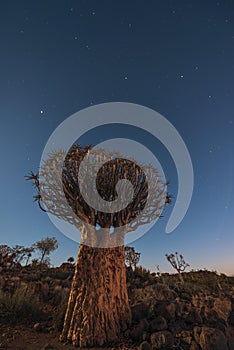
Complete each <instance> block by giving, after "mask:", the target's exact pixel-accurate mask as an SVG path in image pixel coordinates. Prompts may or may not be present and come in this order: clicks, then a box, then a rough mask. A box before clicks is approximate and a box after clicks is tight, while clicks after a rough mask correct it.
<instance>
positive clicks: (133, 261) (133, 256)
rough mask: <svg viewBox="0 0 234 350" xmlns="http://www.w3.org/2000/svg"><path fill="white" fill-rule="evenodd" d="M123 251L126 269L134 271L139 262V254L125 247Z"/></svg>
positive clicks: (131, 248)
mask: <svg viewBox="0 0 234 350" xmlns="http://www.w3.org/2000/svg"><path fill="white" fill-rule="evenodd" d="M124 251H125V264H126V265H127V267H130V269H132V268H134V270H135V269H136V266H137V264H138V263H139V261H140V257H141V253H139V252H136V251H135V248H133V247H129V246H126V247H125V248H124Z"/></svg>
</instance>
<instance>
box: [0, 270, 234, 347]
mask: <svg viewBox="0 0 234 350" xmlns="http://www.w3.org/2000/svg"><path fill="white" fill-rule="evenodd" d="M73 272H74V270H73V266H72V265H71V264H65V266H63V267H61V268H51V269H44V270H37V269H35V270H34V271H33V270H32V269H30V267H28V268H21V269H19V270H18V271H2V272H1V277H0V349H15V350H20V349H22V350H28V349H29V350H40V349H58V350H59V349H67V350H70V349H74V348H73V347H72V346H70V345H69V344H66V345H65V344H61V343H60V342H59V341H58V338H59V332H60V331H61V327H62V321H63V317H64V313H65V308H66V302H67V298H68V294H69V290H70V286H71V280H72V276H73ZM127 280H128V290H129V298H130V302H131V308H132V326H131V328H130V329H128V330H127V331H126V332H125V334H124V336H123V339H122V340H121V344H110V347H109V349H117V348H119V349H122V350H124V349H141V350H150V349H165V350H169V349H181V350H183V349H184V350H234V278H233V277H227V276H225V275H218V274H216V273H215V272H209V271H197V272H190V273H186V274H184V284H181V282H179V281H178V276H176V275H168V274H162V275H160V276H156V275H154V274H150V273H149V272H148V271H147V270H145V269H143V268H141V267H140V268H137V269H136V271H132V270H128V271H127Z"/></svg>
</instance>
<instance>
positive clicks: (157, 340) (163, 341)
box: [150, 331, 174, 350]
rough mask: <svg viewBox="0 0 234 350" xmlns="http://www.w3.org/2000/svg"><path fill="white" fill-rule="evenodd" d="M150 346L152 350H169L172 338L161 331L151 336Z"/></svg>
mask: <svg viewBox="0 0 234 350" xmlns="http://www.w3.org/2000/svg"><path fill="white" fill-rule="evenodd" d="M150 340H151V345H152V348H153V349H160V350H162V349H166V350H168V349H170V348H171V347H172V346H173V344H174V337H173V335H172V334H171V333H170V332H168V331H161V332H156V333H153V334H151V337H150Z"/></svg>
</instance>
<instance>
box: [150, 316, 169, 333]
mask: <svg viewBox="0 0 234 350" xmlns="http://www.w3.org/2000/svg"><path fill="white" fill-rule="evenodd" d="M164 329H167V321H166V320H165V318H164V317H162V316H158V317H156V318H154V319H153V320H152V321H151V322H150V330H151V332H152V333H153V332H155V331H163V330H164Z"/></svg>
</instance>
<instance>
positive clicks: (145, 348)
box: [139, 341, 152, 350]
mask: <svg viewBox="0 0 234 350" xmlns="http://www.w3.org/2000/svg"><path fill="white" fill-rule="evenodd" d="M139 350H152V348H151V345H150V344H149V343H148V342H147V341H143V342H142V343H141V344H140V346H139Z"/></svg>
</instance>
